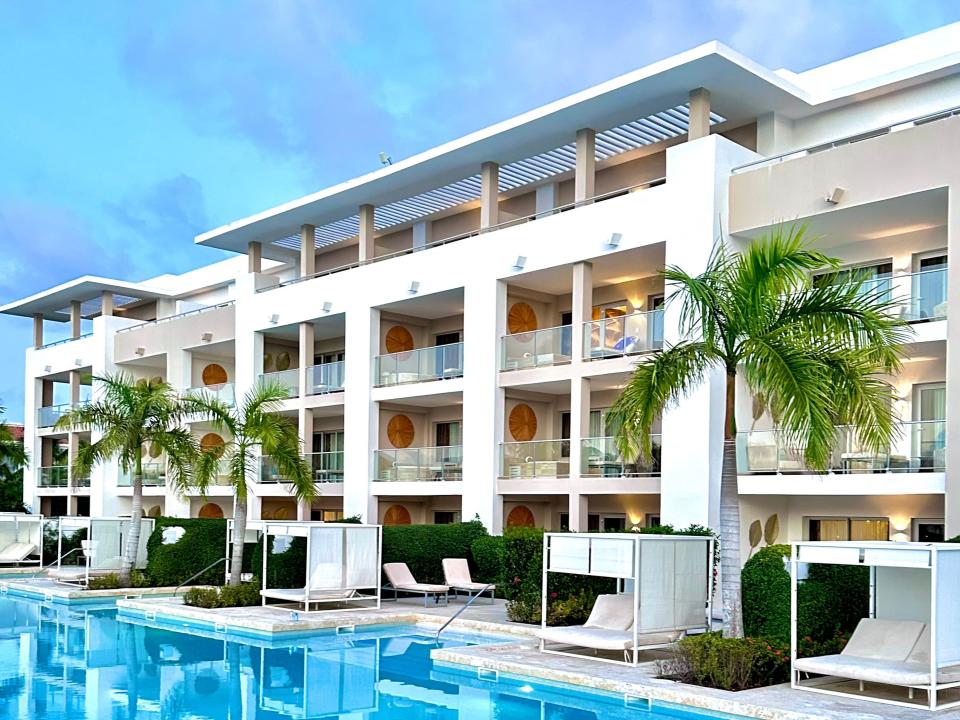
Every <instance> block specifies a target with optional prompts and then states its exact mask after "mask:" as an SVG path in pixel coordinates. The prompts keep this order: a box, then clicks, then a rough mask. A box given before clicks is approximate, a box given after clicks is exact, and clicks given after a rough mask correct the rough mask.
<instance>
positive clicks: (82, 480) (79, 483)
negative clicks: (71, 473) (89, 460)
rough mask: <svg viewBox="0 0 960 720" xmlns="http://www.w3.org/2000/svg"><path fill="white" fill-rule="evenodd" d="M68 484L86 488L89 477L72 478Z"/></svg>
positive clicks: (88, 483)
mask: <svg viewBox="0 0 960 720" xmlns="http://www.w3.org/2000/svg"><path fill="white" fill-rule="evenodd" d="M70 485H71V486H72V487H75V488H88V487H90V478H89V477H84V478H73V480H71V481H70Z"/></svg>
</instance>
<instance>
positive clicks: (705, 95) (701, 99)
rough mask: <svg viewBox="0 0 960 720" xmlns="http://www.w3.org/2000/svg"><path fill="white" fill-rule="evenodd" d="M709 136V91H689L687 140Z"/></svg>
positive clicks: (700, 89) (699, 89) (703, 89)
mask: <svg viewBox="0 0 960 720" xmlns="http://www.w3.org/2000/svg"><path fill="white" fill-rule="evenodd" d="M709 134H710V91H709V90H707V89H706V88H702V87H701V88H697V89H695V90H691V91H690V126H689V131H688V133H687V140H698V139H700V138H702V137H706V136H707V135H709Z"/></svg>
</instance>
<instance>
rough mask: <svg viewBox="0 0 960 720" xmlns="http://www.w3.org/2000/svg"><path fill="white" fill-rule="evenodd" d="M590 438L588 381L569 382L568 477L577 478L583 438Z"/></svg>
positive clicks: (576, 379)
mask: <svg viewBox="0 0 960 720" xmlns="http://www.w3.org/2000/svg"><path fill="white" fill-rule="evenodd" d="M589 436H590V379H589V378H573V380H571V381H570V477H571V478H578V477H580V474H581V472H582V469H583V461H582V456H583V443H582V442H581V441H582V440H583V439H584V438H586V437H589Z"/></svg>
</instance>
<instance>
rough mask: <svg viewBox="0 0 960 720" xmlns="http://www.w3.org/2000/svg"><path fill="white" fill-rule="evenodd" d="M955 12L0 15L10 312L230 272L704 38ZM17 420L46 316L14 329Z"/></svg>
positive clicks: (419, 9)
mask: <svg viewBox="0 0 960 720" xmlns="http://www.w3.org/2000/svg"><path fill="white" fill-rule="evenodd" d="M956 20H960V3H957V2H955V0H943V1H937V0H909V1H908V0H890V1H885V2H884V1H880V0H829V1H828V2H821V1H820V0H714V1H713V2H694V1H692V0H690V1H682V0H671V1H670V2H662V1H654V2H648V1H646V0H628V1H625V2H620V1H618V0H610V1H607V2H604V1H601V2H597V3H584V2H568V1H567V0H553V1H552V2H523V1H522V0H485V1H484V2H460V1H458V0H444V1H442V2H441V1H440V0H436V1H435V2H404V1H403V0H397V1H395V2H385V1H381V2H369V1H368V0H351V1H350V2H345V1H344V2H339V3H334V2H323V1H314V2H304V1H296V0H276V1H275V2H266V1H263V2H255V1H252V0H250V1H245V0H234V1H231V2H228V1H227V0H223V1H221V2H215V1H212V0H191V1H190V2H178V1H176V0H166V1H165V2H154V3H131V2H108V1H107V0H97V1H96V2H91V3H64V2H44V1H43V0H8V1H7V2H3V3H2V4H0V68H3V71H2V72H0V97H2V101H3V102H2V108H3V111H2V112H0V248H2V250H3V252H2V253H0V303H3V302H7V301H9V300H12V299H15V298H19V297H23V296H25V295H27V294H29V293H32V292H35V291H38V290H41V289H43V288H46V287H49V286H52V285H55V284H57V283H60V282H63V281H65V280H69V279H71V278H73V277H76V276H78V275H83V274H87V273H92V274H98V275H106V276H115V277H121V278H125V279H132V280H138V279H142V278H145V277H149V276H151V275H157V274H160V273H164V272H181V271H184V270H187V269H190V268H192V267H196V266H198V265H202V264H205V263H207V262H212V261H215V260H218V259H220V258H221V257H222V255H220V254H219V253H218V252H217V251H213V250H208V249H203V248H197V247H194V246H193V236H194V235H195V234H196V233H197V232H200V231H203V230H206V229H209V228H211V227H215V226H217V225H220V224H222V223H225V222H228V221H230V220H233V219H237V218H239V217H243V216H245V215H248V214H250V213H252V212H255V211H258V210H262V209H264V208H267V207H269V206H271V205H275V204H277V203H280V202H283V201H285V200H289V199H291V198H293V197H297V196H300V195H303V194H306V193H308V192H312V191H315V190H317V189H319V188H321V187H324V186H326V185H328V184H331V183H334V182H337V181H340V180H344V179H346V178H349V177H353V176H355V175H358V174H361V173H364V172H367V171H370V170H371V169H375V168H376V167H378V162H377V153H378V152H379V151H381V150H385V151H387V152H389V153H390V154H391V155H392V156H393V158H394V159H398V158H402V157H406V156H409V155H411V154H414V153H416V152H419V151H421V150H424V149H426V148H429V147H431V146H433V145H436V144H439V143H441V142H444V141H446V140H450V139H452V138H455V137H457V136H460V135H462V134H464V133H467V132H470V131H472V130H476V129H478V128H481V127H484V126H486V125H489V124H491V123H493V122H496V121H498V120H502V119H504V118H507V117H510V116H512V115H515V114H517V113H519V112H522V111H524V110H527V109H530V108H532V107H536V106H538V105H540V104H543V103H544V102H548V101H550V100H553V99H556V98H558V97H561V96H564V95H567V94H569V93H571V92H575V91H577V90H580V89H583V88H585V87H588V86H590V85H593V84H595V83H597V82H599V81H602V80H605V79H607V78H610V77H612V76H615V75H618V74H620V73H623V72H627V71H629V70H632V69H634V68H636V67H640V66H642V65H645V64H647V63H648V62H651V61H653V60H657V59H660V58H662V57H664V56H667V55H671V54H673V53H676V52H679V51H681V50H685V49H688V48H690V47H693V46H695V45H698V44H700V43H702V42H705V41H708V40H713V39H717V40H721V41H723V42H725V43H727V44H728V45H730V46H732V47H734V48H735V49H737V50H739V51H741V52H743V53H745V54H747V55H748V56H750V57H752V58H753V59H755V60H757V61H759V62H761V63H763V64H764V65H767V66H768V67H772V68H778V67H789V68H791V69H794V70H804V69H807V68H809V67H812V66H815V65H820V64H822V63H824V62H829V61H831V60H835V59H837V58H840V57H843V56H846V55H849V54H851V53H854V52H858V51H862V50H865V49H868V48H871V47H875V46H877V45H881V44H884V43H887V42H891V41H893V40H897V39H899V38H902V37H906V36H908V35H913V34H916V33H918V32H922V31H924V30H929V29H931V28H933V27H937V26H939V25H943V24H946V23H948V22H953V21H956ZM0 337H2V338H3V351H2V353H0V401H2V403H3V404H4V405H6V406H7V407H8V417H9V418H10V419H11V420H21V419H22V415H23V410H22V407H23V352H22V351H21V348H25V347H26V346H27V344H28V343H29V342H30V339H31V337H32V328H31V321H29V320H27V319H20V318H6V317H4V318H0Z"/></svg>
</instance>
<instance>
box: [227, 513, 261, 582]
mask: <svg viewBox="0 0 960 720" xmlns="http://www.w3.org/2000/svg"><path fill="white" fill-rule="evenodd" d="M263 524H264V521H263V520H247V526H246V528H245V529H244V532H243V543H244V544H245V545H246V544H255V543H257V542H258V541H259V540H260V537H261V536H262V535H263ZM235 527H236V520H234V519H233V518H227V552H226V555H225V557H226V562H225V563H224V576H225V577H226V578H227V579H228V580H229V578H230V570H231V569H232V568H231V563H232V562H233V541H234V534H235V530H234V528H235Z"/></svg>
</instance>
